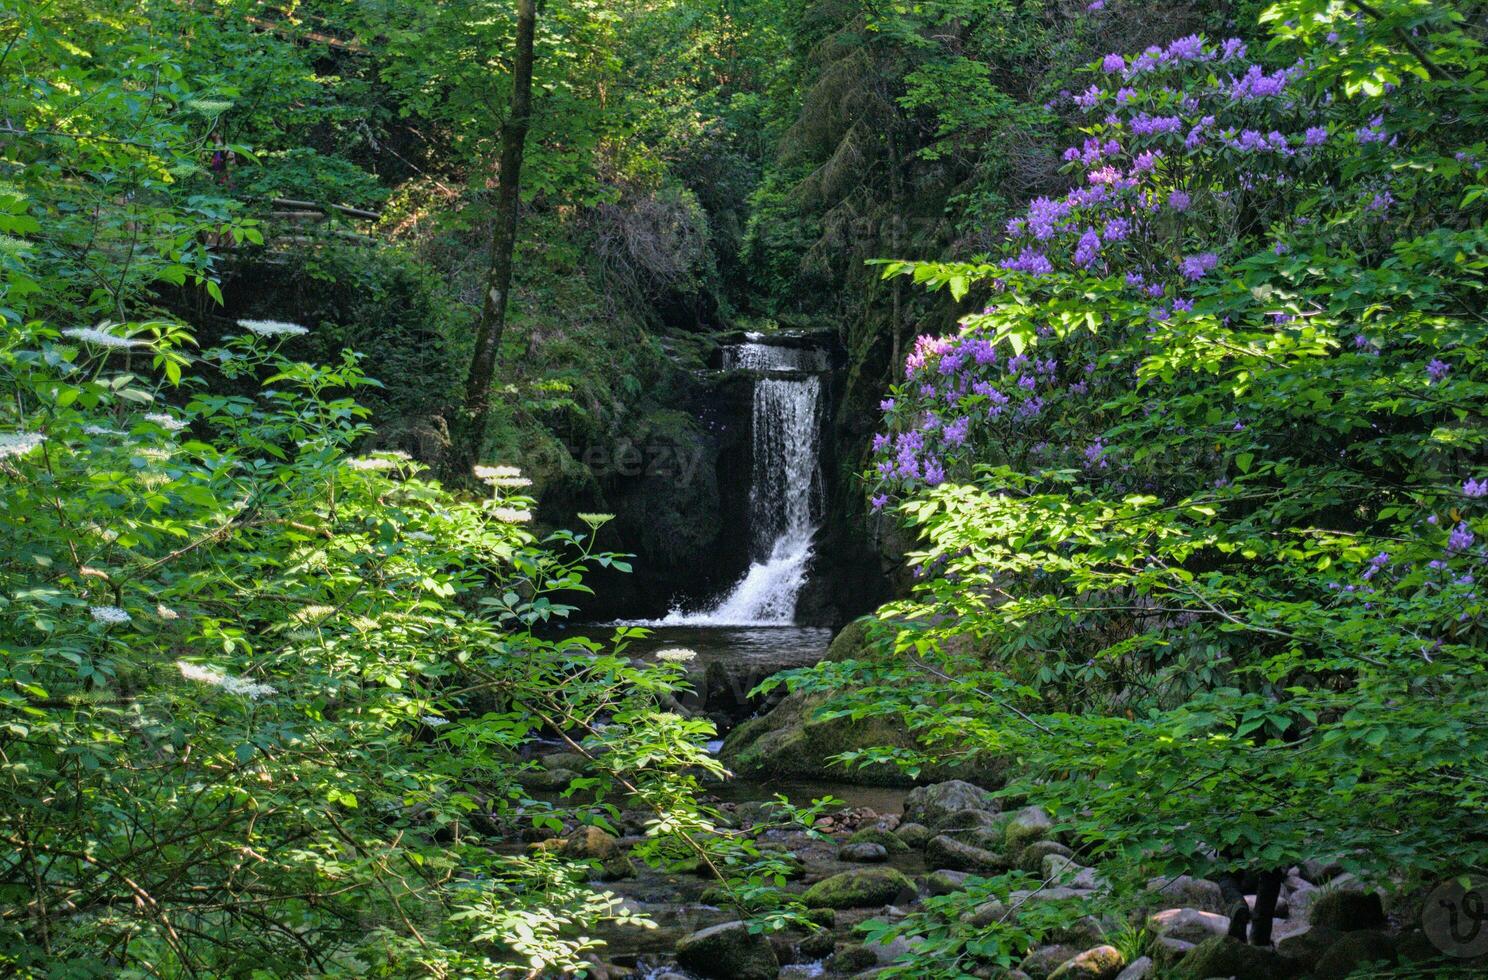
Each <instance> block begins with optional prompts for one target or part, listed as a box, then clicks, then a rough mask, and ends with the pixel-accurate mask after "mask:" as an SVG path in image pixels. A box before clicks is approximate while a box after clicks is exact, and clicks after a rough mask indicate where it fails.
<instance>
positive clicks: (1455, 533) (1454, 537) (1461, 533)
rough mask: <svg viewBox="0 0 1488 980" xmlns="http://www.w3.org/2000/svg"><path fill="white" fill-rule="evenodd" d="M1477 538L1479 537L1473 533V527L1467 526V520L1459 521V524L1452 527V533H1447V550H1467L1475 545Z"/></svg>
mask: <svg viewBox="0 0 1488 980" xmlns="http://www.w3.org/2000/svg"><path fill="white" fill-rule="evenodd" d="M1476 540H1477V538H1476V536H1475V535H1474V534H1473V533H1472V529H1471V528H1469V527H1468V526H1467V522H1466V521H1459V522H1458V524H1457V526H1456V527H1454V528H1452V533H1451V534H1449V535H1447V550H1448V551H1466V550H1467V549H1468V548H1471V547H1472V546H1473V542H1474V541H1476Z"/></svg>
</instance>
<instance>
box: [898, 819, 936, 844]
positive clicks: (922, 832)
mask: <svg viewBox="0 0 1488 980" xmlns="http://www.w3.org/2000/svg"><path fill="white" fill-rule="evenodd" d="M894 834H895V836H897V837H898V838H899V839H900V840H901V841H903V842H904V843H905V845H906V846H908V847H924V846H925V845H926V844H927V843H928V842H929V841H930V838H932V837H934V836H935V831H933V830H931V829H930V828H929V827H926V826H925V825H924V824H922V823H901V824H900V825H899V828H898V829H897V830H895V831H894Z"/></svg>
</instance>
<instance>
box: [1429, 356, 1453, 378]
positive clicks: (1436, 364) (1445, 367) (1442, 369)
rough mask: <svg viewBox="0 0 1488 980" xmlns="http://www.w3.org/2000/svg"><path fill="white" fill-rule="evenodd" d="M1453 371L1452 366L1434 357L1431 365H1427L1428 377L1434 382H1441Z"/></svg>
mask: <svg viewBox="0 0 1488 980" xmlns="http://www.w3.org/2000/svg"><path fill="white" fill-rule="evenodd" d="M1451 370H1452V365H1450V364H1448V363H1447V362H1446V361H1442V360H1438V359H1437V358H1434V357H1433V358H1432V359H1431V363H1430V364H1427V365H1426V377H1427V378H1429V379H1430V380H1432V381H1441V380H1442V379H1443V378H1445V377H1446V376H1447V374H1448V372H1450V371H1451Z"/></svg>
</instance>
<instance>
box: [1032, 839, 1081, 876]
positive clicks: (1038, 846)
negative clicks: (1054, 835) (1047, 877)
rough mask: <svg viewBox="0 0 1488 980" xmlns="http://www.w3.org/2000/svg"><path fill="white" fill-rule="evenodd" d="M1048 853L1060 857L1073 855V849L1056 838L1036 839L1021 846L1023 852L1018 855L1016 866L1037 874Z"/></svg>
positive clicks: (1042, 867)
mask: <svg viewBox="0 0 1488 980" xmlns="http://www.w3.org/2000/svg"><path fill="white" fill-rule="evenodd" d="M1050 854H1058V855H1059V856H1060V857H1074V856H1075V852H1074V851H1072V850H1070V849H1069V848H1067V847H1065V846H1064V845H1063V844H1061V843H1059V841H1057V840H1036V841H1034V842H1033V843H1032V844H1029V845H1028V846H1027V847H1025V848H1023V852H1022V853H1021V854H1019V855H1018V867H1020V868H1022V869H1023V870H1024V871H1028V872H1031V873H1034V874H1037V873H1039V872H1041V871H1043V869H1044V858H1045V857H1047V856H1048V855H1050Z"/></svg>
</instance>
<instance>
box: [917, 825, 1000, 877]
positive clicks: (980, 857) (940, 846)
mask: <svg viewBox="0 0 1488 980" xmlns="http://www.w3.org/2000/svg"><path fill="white" fill-rule="evenodd" d="M925 860H926V861H928V862H929V863H930V864H933V865H935V866H937V867H941V868H951V869H954V870H956V871H975V872H979V873H987V872H1001V871H1007V870H1009V868H1010V867H1011V862H1010V861H1008V859H1007V858H1005V857H1004V856H1002V855H1001V854H995V853H993V852H992V851H989V850H987V849H986V848H982V847H977V846H976V845H975V844H968V843H966V842H964V841H959V840H957V839H956V838H954V837H951V836H949V835H946V834H941V835H939V836H937V837H932V838H931V839H930V843H928V844H926V845H925Z"/></svg>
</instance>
